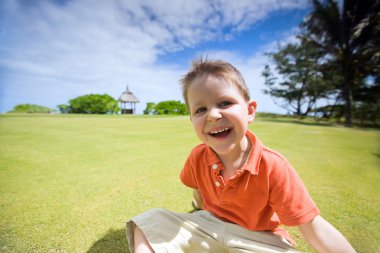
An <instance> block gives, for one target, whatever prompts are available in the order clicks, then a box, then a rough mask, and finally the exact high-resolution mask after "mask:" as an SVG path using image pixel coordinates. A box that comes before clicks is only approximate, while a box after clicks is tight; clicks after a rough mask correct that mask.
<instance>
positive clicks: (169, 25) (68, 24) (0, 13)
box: [0, 0, 310, 113]
mask: <svg viewBox="0 0 380 253" xmlns="http://www.w3.org/2000/svg"><path fill="white" fill-rule="evenodd" d="M309 11H310V3H309V1H308V0H255V1H253V0H247V1H245V0H236V1H227V0H218V1H214V0H212V1H207V0H205V1H200V0H195V1H188V0H167V1H162V0H59V1H58V0H56V1H49V0H34V1H27V0H23V1H17V0H1V1H0V112H1V113H4V112H7V111H9V110H11V109H12V108H13V107H14V106H15V105H17V104H23V103H32V104H38V105H43V106H48V107H51V108H55V107H56V106H57V105H58V104H67V103H68V101H69V100H70V99H72V98H75V97H77V96H81V95H85V94H90V93H92V94H104V93H106V94H109V95H111V96H113V97H114V98H115V99H117V98H118V97H119V96H120V94H121V93H122V92H123V91H124V90H125V88H126V86H127V85H128V86H129V88H130V90H131V91H132V92H133V93H134V94H135V95H136V96H137V97H138V98H139V99H140V101H141V102H140V103H139V104H137V112H138V113H142V111H143V110H144V109H145V106H146V103H147V102H159V101H163V100H182V98H181V92H180V88H179V84H178V80H179V79H180V78H181V76H182V75H183V74H184V73H185V72H186V70H187V69H188V68H189V66H190V62H191V60H192V59H194V58H196V57H199V56H200V55H204V56H206V55H207V56H208V58H212V59H223V60H227V61H230V62H231V63H232V64H234V65H235V66H236V67H237V68H238V69H239V70H240V71H241V72H242V74H243V76H244V78H245V80H246V82H247V85H248V87H249V89H250V92H251V97H252V98H253V99H255V100H256V101H257V102H258V111H259V112H276V113H284V111H283V110H282V109H281V108H279V107H278V106H276V105H275V104H274V103H273V101H272V99H271V98H270V97H268V96H266V95H264V94H263V92H262V90H263V89H264V85H263V78H262V77H261V72H262V70H263V68H264V66H265V64H272V63H271V62H270V60H269V59H268V57H267V56H265V52H270V51H273V50H276V48H277V45H278V44H279V43H282V44H284V43H287V42H292V41H295V34H296V33H297V32H298V25H299V23H300V22H301V20H302V19H303V18H304V16H305V15H306V14H307V13H308V12H309Z"/></svg>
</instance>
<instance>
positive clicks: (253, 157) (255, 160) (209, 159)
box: [204, 130, 263, 175]
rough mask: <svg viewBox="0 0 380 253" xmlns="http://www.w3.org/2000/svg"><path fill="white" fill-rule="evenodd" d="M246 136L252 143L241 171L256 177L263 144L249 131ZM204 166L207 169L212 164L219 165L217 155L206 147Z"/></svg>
mask: <svg viewBox="0 0 380 253" xmlns="http://www.w3.org/2000/svg"><path fill="white" fill-rule="evenodd" d="M246 136H247V137H248V138H249V140H250V141H251V143H252V148H251V151H250V153H249V157H248V159H247V162H246V164H245V165H244V166H243V168H242V170H247V171H249V172H250V173H251V174H252V175H258V174H259V169H260V160H261V156H262V153H263V144H262V142H261V141H260V140H259V139H258V138H256V136H255V135H254V133H252V132H251V131H250V130H248V131H247V133H246ZM204 159H205V162H206V164H207V165H208V166H209V167H212V166H213V165H214V164H221V163H222V162H221V161H220V159H219V157H218V155H217V154H216V153H215V151H214V150H213V149H212V148H210V147H209V146H207V145H206V155H205V157H204Z"/></svg>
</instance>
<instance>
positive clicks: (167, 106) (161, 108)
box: [153, 100, 188, 115]
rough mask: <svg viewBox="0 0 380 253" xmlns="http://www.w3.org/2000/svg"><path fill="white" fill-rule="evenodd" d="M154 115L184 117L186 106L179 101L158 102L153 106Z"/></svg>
mask: <svg viewBox="0 0 380 253" xmlns="http://www.w3.org/2000/svg"><path fill="white" fill-rule="evenodd" d="M153 113H154V114H158V115H164V114H165V115H186V114H188V112H187V109H186V105H185V104H183V103H181V101H175V100H168V101H162V102H159V103H158V104H156V105H155V106H154V112H153Z"/></svg>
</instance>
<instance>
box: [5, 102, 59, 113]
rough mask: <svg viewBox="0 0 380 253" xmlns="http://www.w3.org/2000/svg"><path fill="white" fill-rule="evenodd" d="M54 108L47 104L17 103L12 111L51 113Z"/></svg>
mask: <svg viewBox="0 0 380 253" xmlns="http://www.w3.org/2000/svg"><path fill="white" fill-rule="evenodd" d="M51 112H53V109H50V108H49V107H46V106H41V105H35V104H20V105H16V106H15V107H14V108H13V109H12V111H10V113H51Z"/></svg>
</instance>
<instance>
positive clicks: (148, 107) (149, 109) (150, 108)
mask: <svg viewBox="0 0 380 253" xmlns="http://www.w3.org/2000/svg"><path fill="white" fill-rule="evenodd" d="M155 106H156V104H155V103H153V102H148V103H147V104H146V108H145V110H144V114H154V112H155V110H154V107H155Z"/></svg>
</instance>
